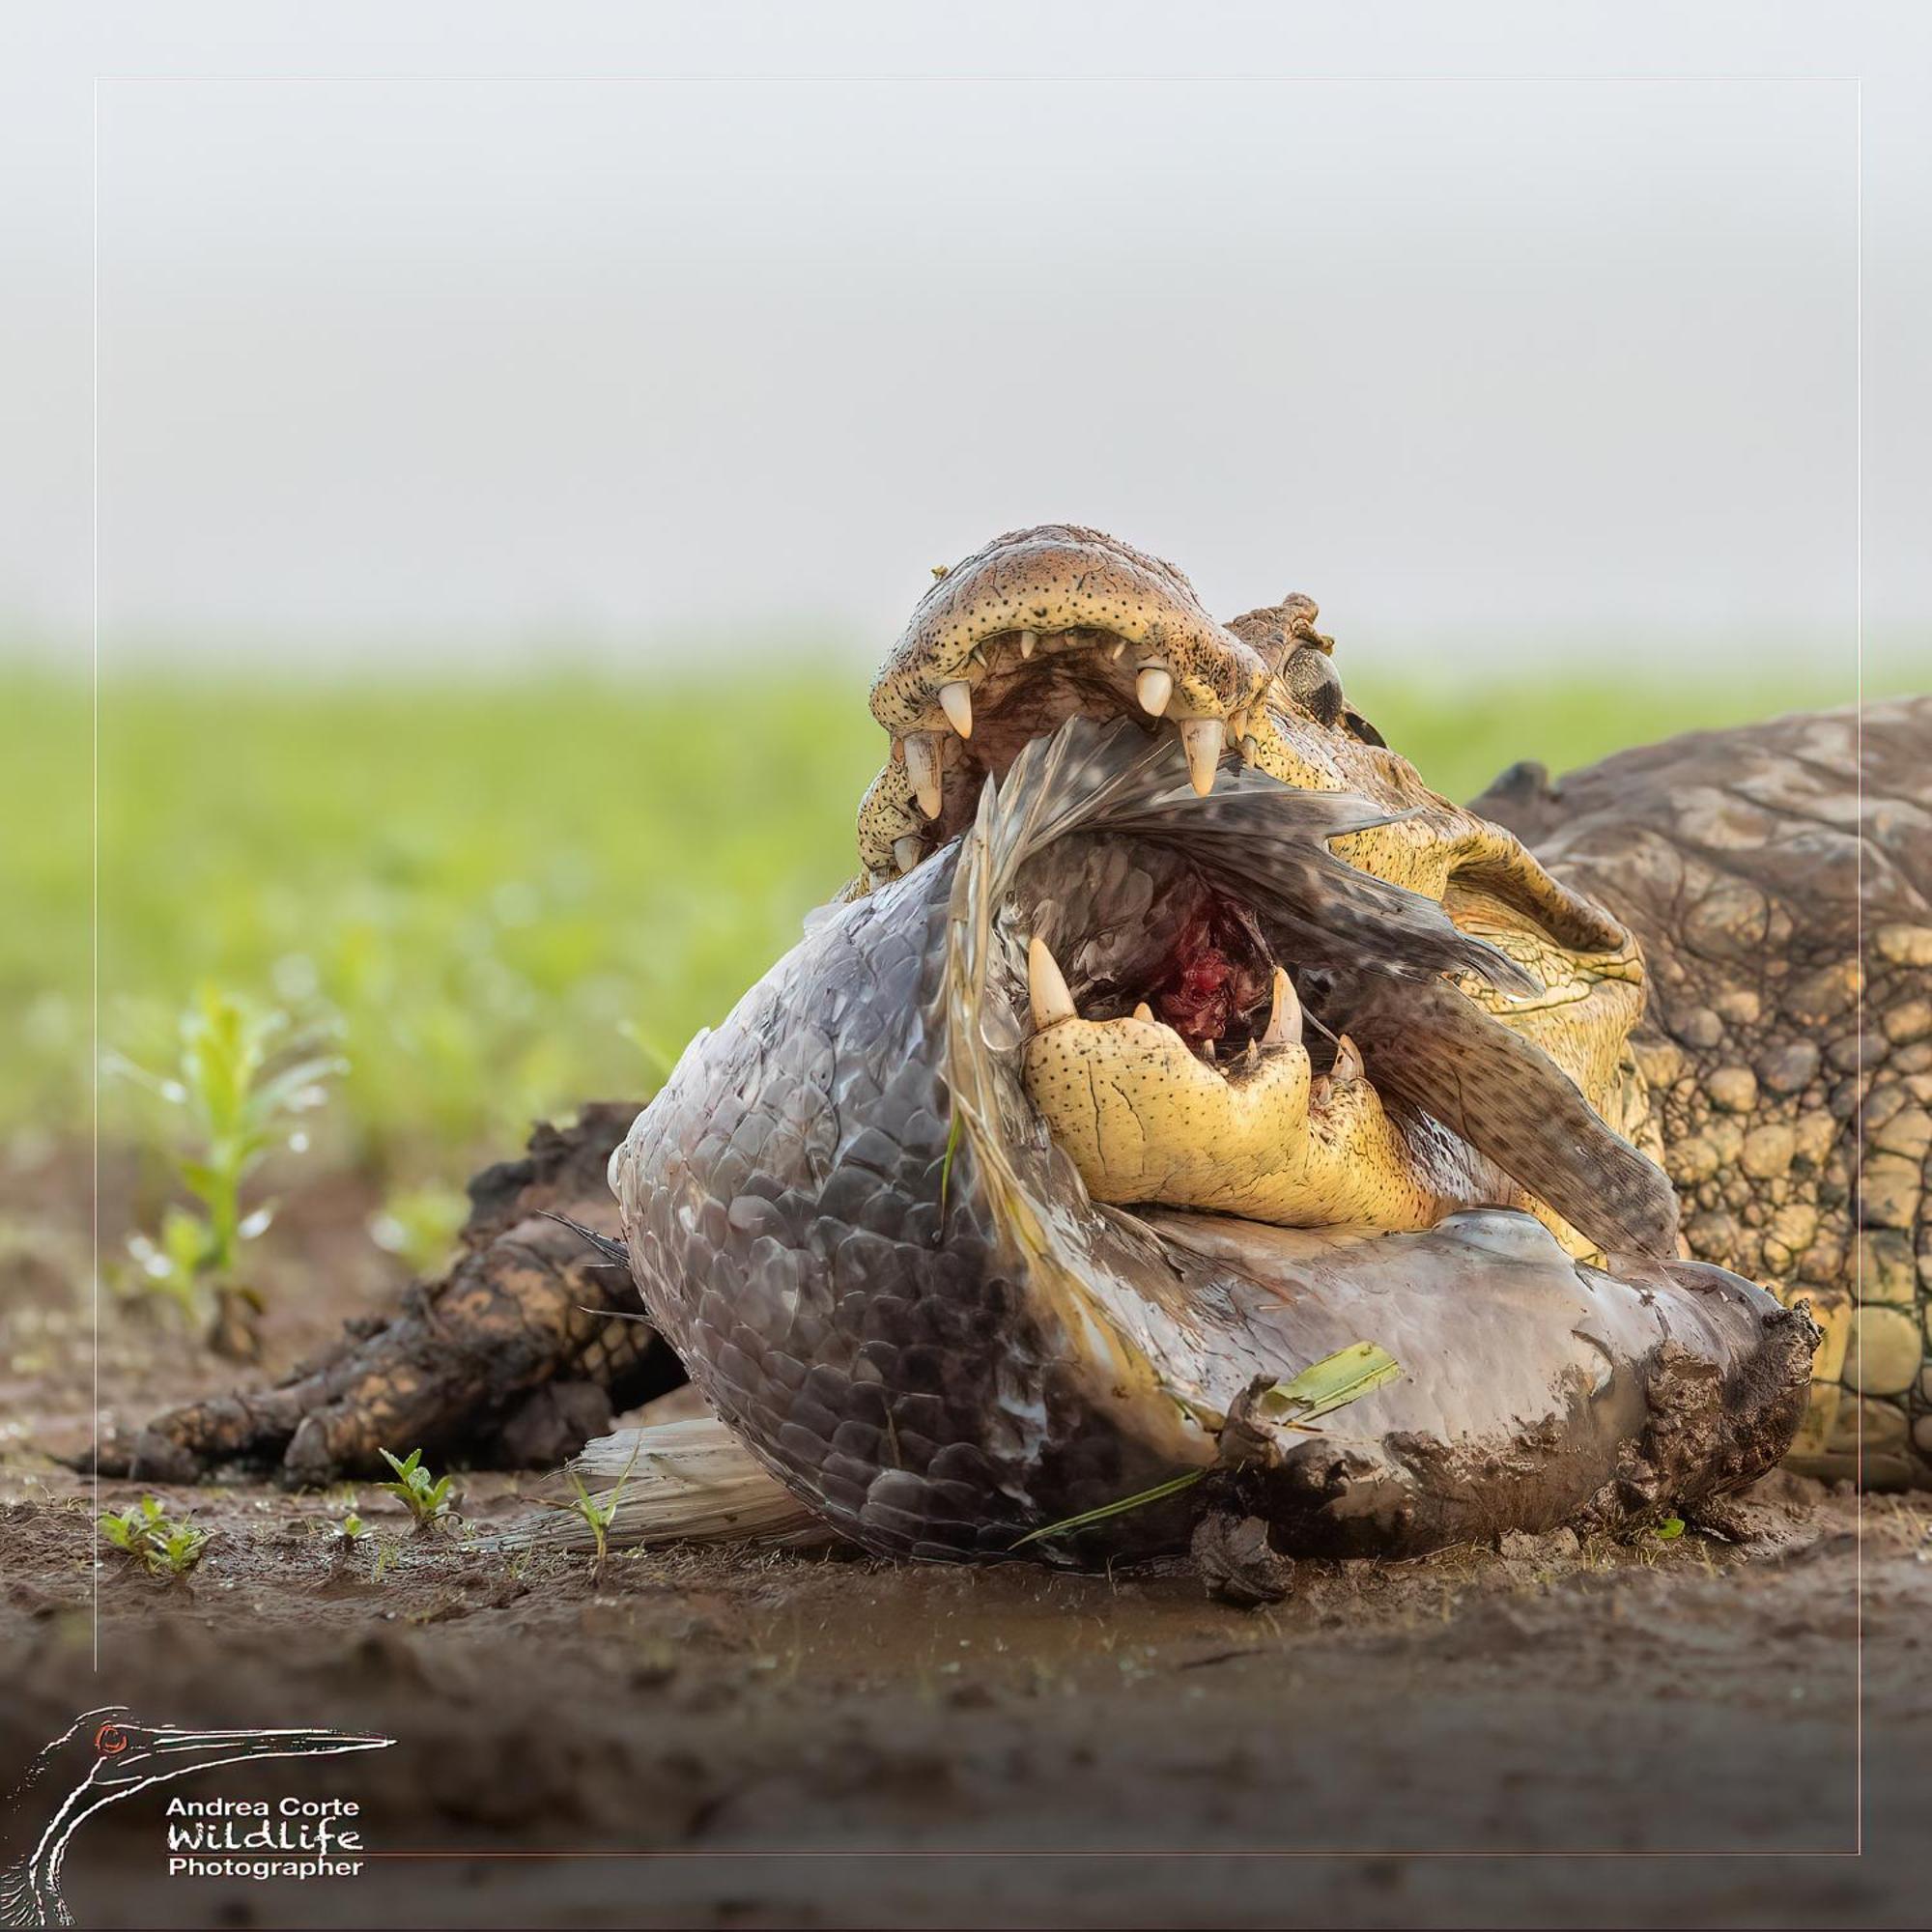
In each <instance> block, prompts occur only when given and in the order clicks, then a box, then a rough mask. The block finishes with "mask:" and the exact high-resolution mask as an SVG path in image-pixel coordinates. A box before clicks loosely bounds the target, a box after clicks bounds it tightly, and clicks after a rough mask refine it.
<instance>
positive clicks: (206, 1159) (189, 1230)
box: [107, 985, 346, 1358]
mask: <svg viewBox="0 0 1932 1932" xmlns="http://www.w3.org/2000/svg"><path fill="white" fill-rule="evenodd" d="M178 1031H179V1035H180V1052H179V1056H178V1058H177V1061H176V1065H175V1068H174V1070H173V1071H172V1072H171V1073H167V1074H156V1073H152V1072H149V1071H148V1070H147V1069H146V1068H144V1067H140V1066H137V1065H134V1064H133V1063H132V1062H131V1061H128V1060H125V1059H122V1058H120V1057H119V1056H112V1057H110V1058H109V1060H108V1062H107V1070H109V1071H111V1072H114V1073H118V1074H120V1075H122V1076H123V1077H125V1078H128V1079H130V1080H132V1081H134V1082H135V1083H137V1084H138V1085H139V1086H141V1087H142V1088H144V1089H145V1090H146V1091H147V1092H148V1093H149V1094H153V1095H154V1096H155V1097H156V1098H157V1099H158V1100H160V1101H161V1102H162V1103H163V1105H164V1106H165V1107H167V1108H168V1109H170V1110H171V1111H172V1112H173V1113H174V1114H175V1115H176V1116H178V1117H179V1119H180V1121H181V1122H182V1129H183V1130H182V1131H180V1132H179V1133H178V1134H177V1135H176V1136H175V1137H174V1148H173V1157H174V1164H175V1169H176V1172H177V1174H178V1175H179V1177H180V1179H181V1183H182V1185H183V1187H184V1188H185V1189H186V1191H187V1192H188V1193H189V1194H190V1195H191V1196H192V1197H193V1198H194V1203H195V1205H194V1207H192V1208H184V1207H181V1206H179V1205H177V1206H173V1207H170V1208H167V1209H166V1211H165V1212H164V1213H163V1215H162V1217H161V1225H160V1228H159V1231H158V1238H156V1237H153V1236H147V1235H135V1236H132V1237H131V1238H130V1239H129V1240H128V1253H129V1255H130V1256H131V1257H132V1259H133V1262H134V1264H135V1265H134V1269H133V1272H132V1274H131V1276H130V1277H129V1279H128V1288H129V1290H130V1291H132V1292H137V1293H147V1294H152V1295H156V1296H159V1297H161V1298H163V1299H166V1300H169V1301H172V1302H173V1303H174V1304H175V1305H176V1306H177V1307H178V1308H180V1309H181V1310H182V1311H183V1313H184V1314H185V1315H186V1316H188V1317H189V1318H190V1319H191V1320H193V1321H197V1322H199V1323H205V1324H207V1325H208V1327H209V1339H210V1342H211V1344H212V1346H213V1347H214V1348H215V1349H216V1350H218V1351H219V1352H221V1353H223V1354H227V1355H231V1356H239V1357H242V1358H249V1357H252V1356H253V1354H254V1353H255V1325H256V1323H255V1318H256V1317H257V1315H259V1313H260V1312H261V1308H262V1299H261V1295H260V1293H258V1292H257V1291H256V1290H255V1289H254V1288H252V1287H250V1286H249V1285H248V1284H247V1283H246V1282H245V1281H244V1280H243V1279H242V1257H241V1251H242V1248H243V1246H244V1244H246V1243H247V1242H249V1241H252V1240H255V1239H257V1238H258V1237H259V1236H262V1235H264V1234H266V1233H267V1232H268V1229H269V1224H270V1221H271V1220H272V1219H273V1217H274V1208H273V1206H272V1204H270V1203H266V1202H264V1203H260V1204H258V1205H256V1206H255V1207H253V1208H247V1209H245V1210H244V1208H243V1205H242V1189H243V1184H244V1183H245V1182H246V1180H247V1179H248V1177H249V1176H250V1175H251V1174H252V1173H253V1172H254V1171H255V1169H256V1168H257V1167H258V1166H259V1165H260V1164H261V1162H262V1160H263V1158H264V1157H265V1156H266V1155H267V1154H268V1152H269V1151H270V1149H271V1148H272V1147H273V1146H274V1145H275V1144H276V1143H278V1142H279V1143H282V1144H284V1145H286V1146H288V1147H290V1148H293V1149H295V1150H296V1151H300V1150H301V1149H303V1148H305V1147H306V1146H307V1144H308V1141H307V1135H306V1133H305V1132H304V1131H303V1130H302V1128H301V1127H299V1126H298V1125H297V1124H296V1122H297V1118H298V1116H299V1115H301V1114H303V1113H306V1112H308V1111H309V1110H310V1109H312V1108H315V1107H319V1106H321V1105H322V1103H323V1101H324V1100H325V1099H326V1098H327V1091H326V1086H325V1083H326V1082H327V1080H328V1079H329V1078H330V1077H331V1076H332V1075H334V1074H336V1073H339V1072H341V1071H342V1070H343V1068H344V1066H345V1065H346V1063H345V1062H344V1061H342V1060H341V1059H339V1058H338V1057H336V1056H335V1055H334V1054H332V1053H328V1052H325V1051H322V1050H320V1042H319V1039H318V1037H317V1035H316V1034H315V1033H314V1032H313V1031H312V1030H311V1031H308V1032H304V1031H302V1030H300V1029H298V1027H297V1026H296V1024H295V1022H294V1021H293V1020H292V1019H291V1018H290V1016H289V1015H288V1014H287V1013H285V1012H281V1011H278V1010H276V1009H272V1008H264V1007H259V1006H256V1005H254V1004H253V1003H251V1002H249V1001H246V1000H242V999H240V998H238V997H237V996H235V995H233V994H230V993H224V992H222V991H221V990H220V989H219V988H217V987H215V986H212V985H208V986H203V987H202V988H201V990H200V991H199V992H198V993H197V994H196V996H195V998H194V1000H193V1001H192V1002H191V1003H190V1004H189V1006H188V1008H187V1010H186V1011H185V1013H184V1014H183V1015H182V1017H181V1021H180V1025H179V1029H178Z"/></svg>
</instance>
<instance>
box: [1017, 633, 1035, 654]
mask: <svg viewBox="0 0 1932 1932" xmlns="http://www.w3.org/2000/svg"><path fill="white" fill-rule="evenodd" d="M1038 642H1039V633H1038V632H1037V631H1022V632H1021V633H1020V656H1021V657H1023V658H1030V657H1032V656H1033V654H1034V650H1035V647H1036V646H1037V644H1038Z"/></svg>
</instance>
